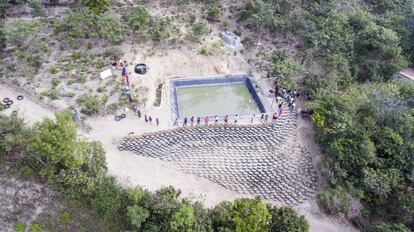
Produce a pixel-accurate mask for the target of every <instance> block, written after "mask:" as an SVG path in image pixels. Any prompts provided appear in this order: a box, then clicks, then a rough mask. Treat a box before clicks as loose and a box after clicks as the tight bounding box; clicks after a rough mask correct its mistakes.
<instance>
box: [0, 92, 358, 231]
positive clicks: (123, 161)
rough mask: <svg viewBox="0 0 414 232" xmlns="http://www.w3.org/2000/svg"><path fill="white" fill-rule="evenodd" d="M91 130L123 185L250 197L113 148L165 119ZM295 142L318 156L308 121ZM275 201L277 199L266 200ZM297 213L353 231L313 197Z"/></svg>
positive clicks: (100, 123)
mask: <svg viewBox="0 0 414 232" xmlns="http://www.w3.org/2000/svg"><path fill="white" fill-rule="evenodd" d="M19 94H20V93H19V92H17V91H15V90H13V89H11V88H10V87H7V86H4V85H0V97H1V99H3V98H4V97H9V98H11V99H16V97H17V96H18V95H19ZM14 102H15V103H14V104H13V105H12V107H11V108H10V109H8V110H6V111H2V112H1V114H6V115H9V114H11V112H12V111H13V110H17V111H18V112H19V114H21V115H22V116H23V117H24V118H25V120H26V122H28V123H29V124H30V125H32V124H33V123H35V122H37V121H40V120H42V119H43V118H45V117H49V118H53V117H54V113H53V112H52V111H51V110H49V109H47V108H45V107H43V106H41V105H39V104H37V103H35V102H34V101H32V100H30V99H28V98H25V99H24V100H22V101H17V100H14ZM89 123H90V124H91V126H92V131H91V132H90V133H89V134H83V135H82V136H84V137H85V138H87V139H90V140H98V141H101V142H102V144H103V147H104V149H105V151H106V159H107V163H108V169H109V173H110V174H111V175H114V176H116V177H117V178H118V181H119V183H120V184H121V185H123V186H135V185H141V186H143V187H145V188H147V189H149V190H152V191H153V190H156V189H158V188H160V187H162V186H168V185H172V186H174V187H175V188H179V189H181V191H182V193H183V196H184V197H188V198H190V199H194V200H198V201H201V202H203V203H204V205H205V206H207V207H212V206H214V205H216V204H217V203H219V202H221V201H225V200H229V201H231V200H234V199H236V198H240V197H251V196H248V195H241V194H238V193H236V192H233V191H230V190H228V189H225V188H223V187H222V186H220V185H217V184H215V183H212V182H210V181H208V180H206V179H204V178H199V177H196V176H193V175H188V174H184V173H182V172H179V171H178V170H176V169H174V168H173V167H171V166H170V165H168V164H167V163H165V162H162V161H159V160H156V159H151V158H144V157H140V156H137V155H136V154H134V153H132V152H125V151H123V152H120V151H118V149H117V148H116V145H117V144H118V142H119V140H120V139H122V137H124V136H125V135H128V133H130V132H134V133H135V134H141V133H145V132H151V131H157V130H162V129H166V128H168V127H169V124H168V123H167V122H161V125H160V126H159V127H156V126H155V125H148V124H146V123H145V122H144V121H143V120H142V119H138V117H137V116H135V115H133V114H132V112H128V114H127V117H126V119H124V120H122V121H120V122H116V121H115V120H114V118H113V116H105V117H97V118H91V119H89ZM298 130H299V131H301V133H299V136H298V142H300V143H301V144H303V145H304V146H306V147H308V149H309V150H310V151H311V152H312V153H313V152H315V154H317V155H316V160H315V162H319V161H318V160H319V159H320V157H321V154H320V151H318V148H317V146H316V145H315V144H314V142H313V130H312V127H311V125H310V123H309V122H307V123H306V121H301V120H299V124H298ZM270 203H272V204H277V205H278V203H277V202H270ZM296 208H297V210H298V211H299V213H300V214H303V215H305V217H306V218H307V220H308V221H309V223H310V225H311V231H315V232H320V231H357V230H356V229H355V228H354V227H352V226H351V225H350V224H349V223H348V222H344V221H342V220H338V219H335V218H332V217H328V216H326V215H324V214H323V213H321V211H320V209H319V208H318V206H317V204H316V200H315V199H311V200H309V201H308V202H306V203H304V204H301V205H299V206H298V207H296Z"/></svg>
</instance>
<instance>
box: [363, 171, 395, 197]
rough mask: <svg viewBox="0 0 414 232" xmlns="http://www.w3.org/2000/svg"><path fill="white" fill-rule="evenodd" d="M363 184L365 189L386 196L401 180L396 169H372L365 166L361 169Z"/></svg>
mask: <svg viewBox="0 0 414 232" xmlns="http://www.w3.org/2000/svg"><path fill="white" fill-rule="evenodd" d="M363 174H364V175H363V184H364V186H365V188H366V190H367V191H369V192H372V193H374V194H375V195H377V196H380V197H382V196H387V194H389V193H390V192H391V191H392V189H394V188H395V187H396V186H397V185H398V184H399V182H400V181H401V176H400V172H399V170H398V169H386V170H374V169H372V168H366V169H364V170H363Z"/></svg>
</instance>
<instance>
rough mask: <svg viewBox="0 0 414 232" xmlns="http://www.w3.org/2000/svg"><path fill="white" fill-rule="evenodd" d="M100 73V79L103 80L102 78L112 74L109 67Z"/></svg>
mask: <svg viewBox="0 0 414 232" xmlns="http://www.w3.org/2000/svg"><path fill="white" fill-rule="evenodd" d="M100 75H101V79H102V80H103V79H106V78H108V77H110V76H112V71H111V69H109V68H108V69H107V70H105V71H103V72H101V73H100Z"/></svg>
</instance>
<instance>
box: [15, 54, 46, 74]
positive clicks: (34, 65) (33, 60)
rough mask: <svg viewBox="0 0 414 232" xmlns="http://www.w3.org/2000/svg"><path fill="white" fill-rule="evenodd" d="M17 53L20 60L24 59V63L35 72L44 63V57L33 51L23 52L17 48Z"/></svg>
mask: <svg viewBox="0 0 414 232" xmlns="http://www.w3.org/2000/svg"><path fill="white" fill-rule="evenodd" d="M15 55H16V58H17V59H18V60H19V61H22V62H23V63H24V64H26V65H27V66H28V67H30V68H31V72H33V73H34V74H36V73H37V72H38V71H39V69H40V67H41V66H42V64H43V59H42V58H41V57H40V56H39V55H35V54H33V53H31V52H22V51H20V50H17V51H16V52H15Z"/></svg>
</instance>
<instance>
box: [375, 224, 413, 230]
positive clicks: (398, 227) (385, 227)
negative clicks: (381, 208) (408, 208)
mask: <svg viewBox="0 0 414 232" xmlns="http://www.w3.org/2000/svg"><path fill="white" fill-rule="evenodd" d="M373 231H374V232H410V231H411V230H410V229H408V228H407V227H406V226H405V225H404V224H400V223H395V224H381V225H377V226H375V228H374V230H373Z"/></svg>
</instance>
